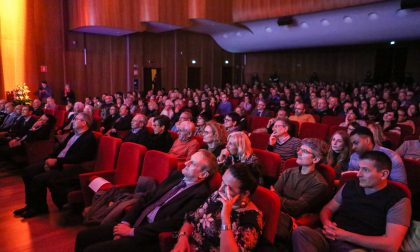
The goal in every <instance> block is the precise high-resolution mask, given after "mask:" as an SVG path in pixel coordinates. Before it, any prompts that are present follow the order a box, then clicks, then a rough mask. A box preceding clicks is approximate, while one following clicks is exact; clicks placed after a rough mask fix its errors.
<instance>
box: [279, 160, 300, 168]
mask: <svg viewBox="0 0 420 252" xmlns="http://www.w3.org/2000/svg"><path fill="white" fill-rule="evenodd" d="M296 160H297V158H289V159H287V160H286V161H285V162H284V164H283V169H282V171H284V170H286V169H289V168H292V167H296V166H298V164H297V163H296Z"/></svg>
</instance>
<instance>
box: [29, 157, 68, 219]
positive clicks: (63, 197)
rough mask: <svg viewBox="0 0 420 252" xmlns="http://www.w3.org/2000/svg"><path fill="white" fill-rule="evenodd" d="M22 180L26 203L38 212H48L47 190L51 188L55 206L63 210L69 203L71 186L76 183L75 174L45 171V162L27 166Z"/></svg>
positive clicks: (54, 170) (56, 170)
mask: <svg viewBox="0 0 420 252" xmlns="http://www.w3.org/2000/svg"><path fill="white" fill-rule="evenodd" d="M22 179H23V182H24V184H25V203H26V205H27V206H28V207H30V208H33V209H35V210H37V211H47V210H48V206H47V188H50V191H51V198H52V199H53V202H54V203H55V205H57V207H58V208H61V207H62V206H63V205H64V204H65V203H66V202H67V192H68V188H69V185H73V184H74V183H76V177H74V174H67V172H63V171H60V170H58V169H54V168H53V169H51V170H50V171H45V169H44V162H40V163H37V164H33V165H29V166H27V167H26V168H25V169H24V171H23V175H22ZM64 181H66V182H67V183H64Z"/></svg>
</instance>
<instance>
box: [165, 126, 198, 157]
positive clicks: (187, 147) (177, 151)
mask: <svg viewBox="0 0 420 252" xmlns="http://www.w3.org/2000/svg"><path fill="white" fill-rule="evenodd" d="M194 132H195V125H194V123H193V122H190V121H184V122H181V123H180V125H179V130H178V133H179V137H178V139H177V140H176V141H175V142H174V144H173V145H172V148H171V149H170V150H169V154H173V155H175V156H176V157H177V158H178V161H187V160H190V158H191V155H192V154H194V153H195V152H197V151H198V150H199V149H200V143H199V142H198V141H197V139H194V138H193V135H194Z"/></svg>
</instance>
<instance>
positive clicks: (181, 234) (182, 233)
mask: <svg viewBox="0 0 420 252" xmlns="http://www.w3.org/2000/svg"><path fill="white" fill-rule="evenodd" d="M182 236H186V237H188V236H189V235H188V234H187V232H184V231H181V232H179V233H178V238H179V237H182Z"/></svg>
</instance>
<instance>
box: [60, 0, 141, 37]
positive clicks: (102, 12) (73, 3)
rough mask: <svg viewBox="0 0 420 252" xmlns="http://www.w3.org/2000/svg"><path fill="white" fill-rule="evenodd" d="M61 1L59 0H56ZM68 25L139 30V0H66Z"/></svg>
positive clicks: (72, 27) (72, 26) (71, 27)
mask: <svg viewBox="0 0 420 252" xmlns="http://www.w3.org/2000/svg"><path fill="white" fill-rule="evenodd" d="M58 2H61V1H58ZM66 5H67V6H68V12H69V27H70V29H75V28H79V27H85V26H106V27H112V28H121V29H127V30H132V31H138V30H140V23H139V21H140V20H139V17H140V2H139V0H124V2H122V1H121V0H66Z"/></svg>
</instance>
